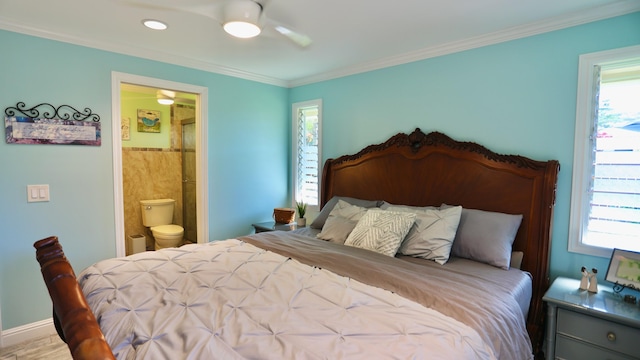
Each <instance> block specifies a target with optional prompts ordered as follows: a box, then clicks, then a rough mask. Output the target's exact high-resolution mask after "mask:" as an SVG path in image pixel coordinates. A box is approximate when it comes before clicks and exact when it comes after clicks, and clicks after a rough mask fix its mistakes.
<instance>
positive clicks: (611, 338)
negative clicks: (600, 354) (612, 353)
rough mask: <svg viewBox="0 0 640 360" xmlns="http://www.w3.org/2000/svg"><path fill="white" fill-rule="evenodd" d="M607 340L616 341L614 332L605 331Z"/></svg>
mask: <svg viewBox="0 0 640 360" xmlns="http://www.w3.org/2000/svg"><path fill="white" fill-rule="evenodd" d="M607 340H609V341H612V342H613V341H616V334H615V333H613V332H608V333H607Z"/></svg>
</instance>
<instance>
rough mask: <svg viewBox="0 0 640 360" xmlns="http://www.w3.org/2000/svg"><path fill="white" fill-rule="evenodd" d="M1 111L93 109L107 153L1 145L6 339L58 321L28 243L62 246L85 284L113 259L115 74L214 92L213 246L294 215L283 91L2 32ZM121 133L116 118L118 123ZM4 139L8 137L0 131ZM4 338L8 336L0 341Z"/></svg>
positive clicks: (1, 300) (0, 268)
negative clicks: (283, 209) (88, 270)
mask: <svg viewBox="0 0 640 360" xmlns="http://www.w3.org/2000/svg"><path fill="white" fill-rule="evenodd" d="M0 43H1V44H3V49H6V50H7V51H6V52H5V53H4V54H3V57H2V62H1V63H0V83H2V87H0V108H1V109H2V110H3V111H4V109H5V108H6V107H9V106H15V105H16V103H17V102H18V101H23V102H25V103H26V104H27V106H33V105H36V104H39V103H40V102H48V103H52V104H54V105H61V104H69V105H74V106H76V107H78V108H84V107H90V108H91V109H92V110H93V111H94V112H95V113H97V114H99V115H100V116H101V123H102V146H99V147H93V146H68V145H67V146H63V145H17V144H7V143H6V142H5V141H4V140H3V141H0V174H1V175H0V228H1V229H2V235H1V236H0V313H1V314H2V324H1V325H2V327H1V328H2V329H3V330H4V331H5V332H6V331H7V329H14V328H17V327H21V326H23V325H26V324H31V323H34V322H38V321H40V320H43V319H47V318H50V317H51V303H50V300H49V298H48V294H47V292H46V288H45V286H44V283H43V281H42V277H41V275H40V271H39V267H38V265H37V262H36V260H35V250H34V249H33V246H32V244H33V242H34V241H36V240H38V239H41V238H44V237H46V236H49V235H57V236H59V237H60V239H61V241H62V244H63V246H64V249H65V252H66V254H67V257H68V258H69V260H70V261H71V263H72V264H73V265H74V268H75V269H76V271H77V272H79V271H80V270H81V269H83V268H84V267H86V266H88V265H90V264H92V263H94V262H96V261H97V260H100V259H104V258H108V257H112V256H114V255H115V248H116V245H115V242H114V231H115V230H114V226H115V225H114V200H113V170H112V145H111V142H112V133H111V126H112V123H111V119H112V115H113V114H111V72H112V71H118V72H122V73H129V74H136V75H142V76H148V77H155V78H160V79H166V80H170V81H176V82H181V83H187V84H193V85H198V86H205V87H207V88H208V89H209V91H208V94H209V99H208V102H209V125H208V131H209V133H208V139H209V151H208V154H207V158H208V167H209V174H208V177H209V190H208V191H209V195H210V199H209V219H208V220H209V223H210V225H209V226H210V228H209V229H210V233H209V234H208V238H209V239H210V240H213V239H225V238H229V237H234V236H237V235H242V234H247V233H249V232H250V231H251V223H252V222H256V221H265V220H268V219H269V218H270V216H271V212H272V210H273V208H274V207H277V206H284V205H287V203H288V197H287V186H288V184H287V179H288V171H287V167H288V159H289V156H288V148H289V146H288V142H289V129H290V127H289V121H288V119H289V118H288V103H287V99H288V98H287V96H288V90H287V89H285V88H280V87H277V86H272V85H266V84H262V83H257V82H252V81H247V80H242V79H237V78H232V77H228V76H223V75H218V74H212V73H208V72H204V71H198V70H193V69H187V68H184V67H179V66H173V65H168V64H163V63H159V62H154V61H149V60H143V59H139V58H135V57H130V56H124V55H119V54H115V53H109V52H105V51H99V50H95V49H89V48H85V47H80V46H75V45H70V44H66V43H61V42H56V41H50V40H45V39H41V38H36V37H31V36H26V35H21V34H17V33H12V32H8V31H0ZM115 118H116V119H117V120H118V121H119V119H120V116H119V115H117V116H116V117H115ZM2 132H3V133H4V130H2ZM28 184H49V185H50V192H51V201H50V202H45V203H29V204H27V201H26V186H27V185H28ZM3 335H6V334H3Z"/></svg>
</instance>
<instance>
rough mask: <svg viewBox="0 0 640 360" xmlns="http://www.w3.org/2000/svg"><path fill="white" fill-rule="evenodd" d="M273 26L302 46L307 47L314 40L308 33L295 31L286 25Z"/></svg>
mask: <svg viewBox="0 0 640 360" xmlns="http://www.w3.org/2000/svg"><path fill="white" fill-rule="evenodd" d="M273 28H274V29H275V30H276V31H277V32H279V33H280V34H282V35H283V36H285V37H287V38H288V39H289V40H291V41H293V42H294V43H295V44H296V45H298V46H300V47H303V48H304V47H307V46H309V45H311V43H312V42H313V41H312V40H311V38H310V37H308V36H307V35H305V34H302V33H299V32H297V31H293V30H291V29H290V28H288V27H286V26H284V25H280V24H275V25H273Z"/></svg>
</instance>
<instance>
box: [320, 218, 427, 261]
mask: <svg viewBox="0 0 640 360" xmlns="http://www.w3.org/2000/svg"><path fill="white" fill-rule="evenodd" d="M415 218H416V214H414V213H409V212H395V211H385V210H374V209H372V210H369V211H367V213H366V214H365V215H364V216H363V217H362V219H360V221H358V224H357V225H356V227H355V228H354V229H353V231H352V232H351V234H349V237H347V241H345V243H344V244H345V245H349V246H354V247H359V248H362V249H367V250H371V251H375V252H377V253H380V254H383V255H387V256H395V255H396V252H397V251H398V248H399V247H400V243H401V242H402V239H404V237H405V236H406V235H407V233H408V232H409V230H410V229H411V226H413V223H414V221H415ZM325 226H326V225H325Z"/></svg>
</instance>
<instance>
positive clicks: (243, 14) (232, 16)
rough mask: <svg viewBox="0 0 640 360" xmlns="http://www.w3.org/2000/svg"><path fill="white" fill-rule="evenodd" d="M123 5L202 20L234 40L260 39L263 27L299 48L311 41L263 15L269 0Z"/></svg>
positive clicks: (147, 0)
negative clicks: (185, 15)
mask: <svg viewBox="0 0 640 360" xmlns="http://www.w3.org/2000/svg"><path fill="white" fill-rule="evenodd" d="M124 1H125V2H126V3H127V4H130V5H133V6H140V7H145V8H152V9H158V10H167V11H182V12H188V13H191V14H195V15H200V16H206V17H208V18H210V19H213V20H215V21H217V22H218V23H219V24H220V25H222V28H223V29H224V31H226V32H227V33H228V34H230V35H232V36H235V37H237V38H251V37H255V36H258V35H260V33H261V32H262V30H263V29H264V28H265V27H269V28H272V29H274V30H275V31H277V32H278V33H279V34H281V35H282V36H284V37H286V38H287V39H289V40H290V41H292V42H293V43H294V44H296V45H298V46H300V47H303V48H304V47H307V46H309V45H311V42H312V40H311V38H310V37H309V36H307V35H305V34H302V33H300V32H297V31H295V30H293V29H292V28H291V27H289V26H286V25H284V24H281V23H279V22H278V21H275V20H273V19H271V18H269V17H268V16H267V15H266V14H265V7H266V6H267V3H268V2H269V1H270V0H260V1H257V0H224V1H221V2H218V3H214V2H213V0H210V1H208V2H207V3H206V4H200V5H197V4H193V5H192V6H189V5H186V6H181V7H175V6H172V5H166V6H165V5H158V4H157V2H156V3H151V0H124Z"/></svg>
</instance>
